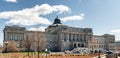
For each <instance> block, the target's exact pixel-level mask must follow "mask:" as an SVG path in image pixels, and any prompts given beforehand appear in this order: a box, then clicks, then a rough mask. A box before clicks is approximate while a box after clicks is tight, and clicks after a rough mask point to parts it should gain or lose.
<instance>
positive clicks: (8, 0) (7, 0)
mask: <svg viewBox="0 0 120 58" xmlns="http://www.w3.org/2000/svg"><path fill="white" fill-rule="evenodd" d="M5 1H6V2H13V3H15V2H17V0H5Z"/></svg>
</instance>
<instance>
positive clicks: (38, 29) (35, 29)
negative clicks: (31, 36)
mask: <svg viewBox="0 0 120 58" xmlns="http://www.w3.org/2000/svg"><path fill="white" fill-rule="evenodd" d="M45 28H46V27H43V26H41V27H39V28H34V27H32V28H29V29H28V30H30V31H45Z"/></svg>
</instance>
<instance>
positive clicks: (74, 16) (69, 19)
mask: <svg viewBox="0 0 120 58" xmlns="http://www.w3.org/2000/svg"><path fill="white" fill-rule="evenodd" d="M84 15H85V14H80V15H73V16H68V17H64V18H60V19H61V20H62V21H63V22H67V21H74V20H82V19H84Z"/></svg>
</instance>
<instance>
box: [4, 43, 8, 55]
mask: <svg viewBox="0 0 120 58" xmlns="http://www.w3.org/2000/svg"><path fill="white" fill-rule="evenodd" d="M4 44H5V46H6V47H5V53H7V52H8V50H7V46H8V41H5V42H4Z"/></svg>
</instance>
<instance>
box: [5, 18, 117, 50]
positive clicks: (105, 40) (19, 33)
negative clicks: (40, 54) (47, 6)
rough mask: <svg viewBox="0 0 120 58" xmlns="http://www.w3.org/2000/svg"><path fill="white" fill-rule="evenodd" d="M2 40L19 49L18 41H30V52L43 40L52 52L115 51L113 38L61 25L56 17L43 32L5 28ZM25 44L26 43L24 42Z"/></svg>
mask: <svg viewBox="0 0 120 58" xmlns="http://www.w3.org/2000/svg"><path fill="white" fill-rule="evenodd" d="M3 32H4V40H3V42H5V41H11V40H14V41H16V42H17V43H18V44H17V46H20V47H21V44H20V41H22V40H24V39H30V40H31V41H32V42H34V43H33V45H32V46H31V50H34V51H37V49H38V39H40V40H41V39H44V40H45V41H46V43H47V44H43V43H42V42H40V44H42V45H46V46H47V47H44V48H42V49H43V50H45V49H46V48H47V49H48V50H49V51H52V52H58V51H66V50H73V49H74V48H89V49H91V50H93V51H95V50H97V51H103V50H115V48H114V47H115V36H114V35H109V34H105V35H102V36H97V35H94V36H93V31H92V28H76V27H70V26H67V25H63V24H62V23H61V21H60V19H59V18H58V17H56V18H55V20H54V22H53V24H52V25H49V26H48V27H47V28H46V29H45V32H41V31H28V30H26V28H25V27H20V26H17V25H13V26H5V28H4V30H3ZM26 43H27V42H26Z"/></svg>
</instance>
